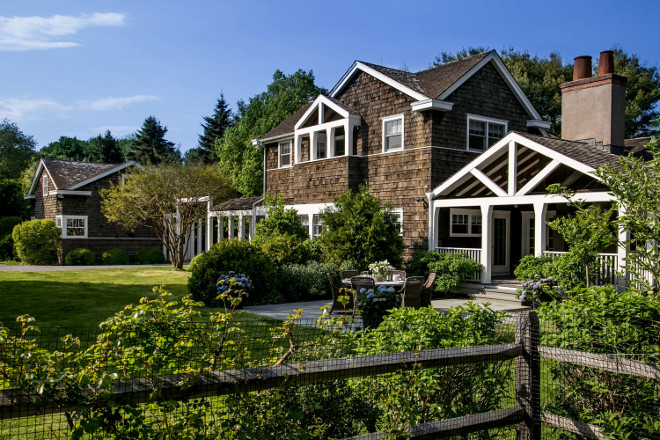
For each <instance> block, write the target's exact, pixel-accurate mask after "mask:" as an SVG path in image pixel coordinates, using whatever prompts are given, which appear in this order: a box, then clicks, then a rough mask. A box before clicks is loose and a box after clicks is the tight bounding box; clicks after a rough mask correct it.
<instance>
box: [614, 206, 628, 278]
mask: <svg viewBox="0 0 660 440" xmlns="http://www.w3.org/2000/svg"><path fill="white" fill-rule="evenodd" d="M625 215H626V208H625V207H623V206H621V205H619V217H624V216H625ZM618 235H619V237H618V238H619V245H618V246H617V249H616V254H617V258H616V260H617V267H616V271H617V272H619V273H620V274H621V275H617V284H618V286H619V288H620V289H621V288H625V287H627V286H628V277H629V275H628V271H627V270H626V260H625V259H626V257H628V246H627V245H626V244H624V243H628V241H629V239H630V235H629V234H628V232H627V231H624V230H623V229H619V231H618Z"/></svg>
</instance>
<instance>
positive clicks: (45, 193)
mask: <svg viewBox="0 0 660 440" xmlns="http://www.w3.org/2000/svg"><path fill="white" fill-rule="evenodd" d="M41 189H42V195H43V196H44V197H47V196H48V176H44V177H43V179H42V183H41Z"/></svg>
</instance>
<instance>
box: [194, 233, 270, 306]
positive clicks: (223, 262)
mask: <svg viewBox="0 0 660 440" xmlns="http://www.w3.org/2000/svg"><path fill="white" fill-rule="evenodd" d="M229 271H234V272H236V273H244V274H245V275H247V276H248V277H249V278H250V279H251V280H252V284H253V286H254V289H253V291H252V292H251V293H250V295H249V296H247V297H246V298H244V300H243V305H253V304H264V303H266V302H274V301H281V298H277V297H276V296H274V294H276V289H275V288H276V287H277V286H276V285H275V282H276V270H275V266H274V264H273V261H272V260H271V259H270V258H269V257H268V256H267V255H266V254H265V253H264V252H263V251H262V250H261V249H260V248H259V247H257V246H255V245H253V244H252V243H250V242H249V241H240V240H236V239H233V240H222V241H220V242H219V243H216V244H214V245H213V246H212V247H211V249H209V250H208V252H205V253H203V254H200V255H199V256H198V257H197V258H196V260H195V264H194V265H193V266H192V267H191V274H190V278H189V279H188V290H189V292H190V293H191V294H192V296H193V298H194V299H195V300H196V301H204V303H205V304H206V305H207V306H217V305H220V304H221V303H219V302H218V301H217V300H216V297H217V291H216V282H217V280H218V278H219V277H220V275H222V274H223V273H228V272H229Z"/></svg>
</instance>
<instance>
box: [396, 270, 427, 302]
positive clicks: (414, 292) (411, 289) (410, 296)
mask: <svg viewBox="0 0 660 440" xmlns="http://www.w3.org/2000/svg"><path fill="white" fill-rule="evenodd" d="M423 282H424V277H409V278H406V283H405V284H404V285H403V287H402V288H401V290H400V291H399V293H400V295H401V307H413V308H415V309H419V308H420V307H422V283H423Z"/></svg>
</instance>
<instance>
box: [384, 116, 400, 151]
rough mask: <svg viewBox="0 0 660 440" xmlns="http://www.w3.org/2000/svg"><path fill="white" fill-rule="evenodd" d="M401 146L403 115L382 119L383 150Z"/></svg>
mask: <svg viewBox="0 0 660 440" xmlns="http://www.w3.org/2000/svg"><path fill="white" fill-rule="evenodd" d="M402 148H403V115H399V116H391V117H389V118H385V119H383V151H392V150H400V149H402Z"/></svg>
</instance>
